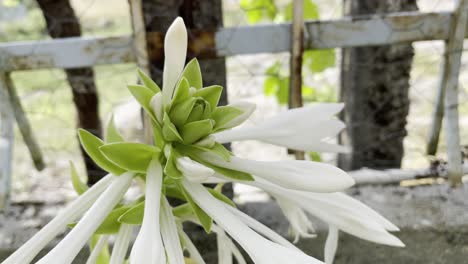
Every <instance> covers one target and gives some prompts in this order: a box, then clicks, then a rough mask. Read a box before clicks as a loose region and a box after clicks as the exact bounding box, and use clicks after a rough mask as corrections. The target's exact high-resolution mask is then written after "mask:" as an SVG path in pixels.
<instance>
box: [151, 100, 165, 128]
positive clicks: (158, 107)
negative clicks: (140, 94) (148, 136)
mask: <svg viewBox="0 0 468 264" xmlns="http://www.w3.org/2000/svg"><path fill="white" fill-rule="evenodd" d="M150 105H151V108H152V109H153V112H154V115H155V116H156V119H157V120H158V122H159V123H162V120H163V105H162V95H161V93H157V94H155V95H153V98H151V101H150Z"/></svg>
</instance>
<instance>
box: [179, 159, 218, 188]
mask: <svg viewBox="0 0 468 264" xmlns="http://www.w3.org/2000/svg"><path fill="white" fill-rule="evenodd" d="M176 166H177V169H179V170H180V172H182V174H183V175H184V177H185V178H186V179H188V180H189V181H192V182H205V181H206V180H207V179H208V178H210V177H211V176H212V175H213V174H214V170H213V169H211V168H208V167H206V166H204V165H202V164H200V163H198V162H196V161H193V160H192V159H190V158H189V157H181V158H178V159H177V161H176Z"/></svg>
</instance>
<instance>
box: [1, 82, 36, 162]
mask: <svg viewBox="0 0 468 264" xmlns="http://www.w3.org/2000/svg"><path fill="white" fill-rule="evenodd" d="M4 77H5V80H4V81H5V85H6V89H7V94H8V99H9V101H10V106H11V108H12V110H13V114H14V116H15V119H16V123H17V124H18V128H19V130H20V132H21V135H22V136H23V140H24V143H25V145H26V146H27V147H28V150H29V154H30V155H31V159H32V160H33V163H34V166H35V167H36V169H37V170H43V169H44V167H45V165H44V158H43V156H42V152H41V149H40V148H39V144H38V143H37V141H36V138H35V137H34V133H33V131H32V129H31V125H30V124H29V121H28V118H27V117H26V114H25V113H24V110H23V107H22V106H21V102H20V99H19V97H18V94H17V93H16V89H15V87H14V85H13V82H12V80H11V77H10V74H9V73H6V74H5V76H4Z"/></svg>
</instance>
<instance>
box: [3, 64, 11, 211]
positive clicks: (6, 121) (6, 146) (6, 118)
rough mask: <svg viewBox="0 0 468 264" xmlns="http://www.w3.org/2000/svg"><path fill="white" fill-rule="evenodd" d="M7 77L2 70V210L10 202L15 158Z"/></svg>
mask: <svg viewBox="0 0 468 264" xmlns="http://www.w3.org/2000/svg"><path fill="white" fill-rule="evenodd" d="M5 77H6V76H5V73H3V72H0V210H1V209H3V208H5V206H6V205H7V204H8V198H9V194H10V186H11V165H12V162H11V161H12V159H13V110H12V109H11V105H10V102H9V100H8V92H7V87H6V81H5Z"/></svg>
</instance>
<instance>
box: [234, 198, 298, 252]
mask: <svg viewBox="0 0 468 264" xmlns="http://www.w3.org/2000/svg"><path fill="white" fill-rule="evenodd" d="M226 208H227V209H228V210H229V211H231V213H233V214H234V215H236V216H237V217H239V219H241V220H242V222H244V223H245V224H246V225H248V226H249V227H250V228H252V229H253V230H255V231H256V232H257V233H259V234H261V235H263V236H264V237H266V238H268V239H270V240H271V241H273V242H275V243H278V244H280V245H283V246H285V247H288V248H291V249H294V250H299V249H298V248H297V247H296V246H294V245H293V244H291V242H289V241H288V240H286V239H285V238H284V237H282V236H280V235H279V234H278V233H276V232H275V231H273V230H271V229H270V228H269V227H267V226H266V225H264V224H262V223H260V222H259V221H257V220H255V219H254V218H252V217H251V216H249V215H248V214H245V213H244V212H242V211H240V210H238V209H237V208H234V207H231V206H228V205H226Z"/></svg>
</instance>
